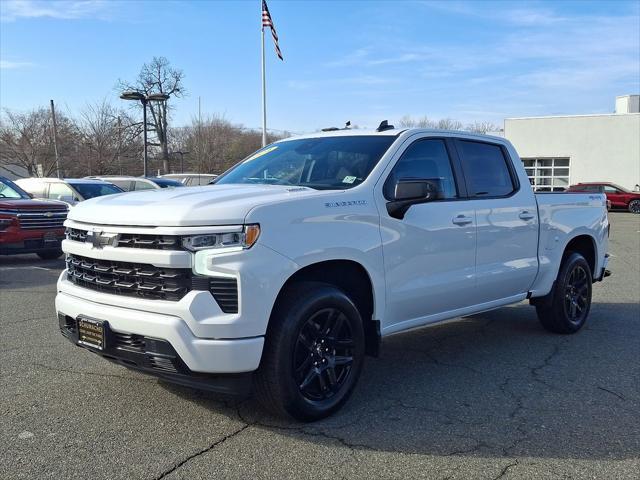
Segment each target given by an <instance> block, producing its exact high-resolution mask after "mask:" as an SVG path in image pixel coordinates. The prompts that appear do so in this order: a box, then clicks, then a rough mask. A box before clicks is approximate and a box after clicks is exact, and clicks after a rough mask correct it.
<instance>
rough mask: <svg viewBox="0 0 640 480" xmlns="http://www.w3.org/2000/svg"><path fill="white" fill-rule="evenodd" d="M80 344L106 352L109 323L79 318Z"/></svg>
mask: <svg viewBox="0 0 640 480" xmlns="http://www.w3.org/2000/svg"><path fill="white" fill-rule="evenodd" d="M77 322H78V330H77V331H78V344H80V345H83V346H85V347H89V348H93V349H95V350H104V348H105V338H106V336H107V335H106V330H107V326H108V324H107V322H106V321H104V320H98V319H96V318H88V317H78V319H77Z"/></svg>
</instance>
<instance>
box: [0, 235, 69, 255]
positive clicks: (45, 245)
mask: <svg viewBox="0 0 640 480" xmlns="http://www.w3.org/2000/svg"><path fill="white" fill-rule="evenodd" d="M47 233H49V232H44V233H42V232H36V233H35V235H34V233H33V232H29V234H28V235H15V234H14V235H9V234H8V233H6V232H0V235H2V237H3V238H2V239H1V240H2V241H0V255H17V254H23V253H38V252H46V251H51V250H60V248H61V242H62V239H63V238H64V232H60V231H55V232H54V233H53V235H52V238H51V239H47V241H45V238H44V236H45V234H47Z"/></svg>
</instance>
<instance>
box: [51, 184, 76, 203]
mask: <svg viewBox="0 0 640 480" xmlns="http://www.w3.org/2000/svg"><path fill="white" fill-rule="evenodd" d="M48 197H49V198H53V199H54V200H57V199H58V197H66V198H69V197H72V198H73V197H74V195H73V191H72V190H71V189H70V188H69V187H68V186H67V185H65V184H64V183H50V184H49V195H48Z"/></svg>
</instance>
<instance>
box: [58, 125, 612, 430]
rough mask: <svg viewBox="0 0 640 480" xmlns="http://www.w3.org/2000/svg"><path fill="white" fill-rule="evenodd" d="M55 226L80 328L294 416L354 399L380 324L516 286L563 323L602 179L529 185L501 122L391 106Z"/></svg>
mask: <svg viewBox="0 0 640 480" xmlns="http://www.w3.org/2000/svg"><path fill="white" fill-rule="evenodd" d="M65 225H66V227H67V231H66V232H67V233H66V239H65V240H64V241H63V245H62V247H63V250H64V251H65V252H66V266H67V268H66V270H64V271H63V272H62V274H61V275H60V279H59V282H58V284H57V290H58V293H57V297H56V310H57V314H58V322H59V326H60V330H61V332H62V334H63V335H64V336H66V337H67V338H68V339H69V340H70V341H71V342H73V343H74V344H76V345H78V346H80V347H83V348H86V349H88V350H90V351H91V352H93V353H95V354H98V355H101V356H102V357H104V358H106V359H108V360H111V361H113V362H117V363H119V364H121V365H124V366H126V367H129V368H132V369H136V370H139V371H143V372H146V373H148V374H152V375H156V376H158V377H161V378H162V379H164V380H167V381H170V382H175V383H179V384H182V385H188V386H192V387H196V388H201V389H208V390H213V391H218V392H228V393H247V392H249V391H250V390H251V389H253V391H255V393H256V394H257V395H258V398H259V399H260V400H261V401H262V402H263V403H264V404H265V405H266V406H267V407H268V408H270V409H271V410H272V411H275V412H276V413H279V414H284V415H289V416H292V417H294V418H296V419H299V420H303V421H312V420H316V419H319V418H322V417H325V416H327V415H330V414H331V413H332V412H334V411H336V410H337V409H338V408H340V407H341V406H342V405H343V404H344V403H345V401H346V400H347V398H348V397H349V395H350V394H351V392H352V391H353V389H354V387H355V385H356V382H357V380H358V377H359V375H360V373H361V371H362V369H363V360H364V357H365V355H367V354H368V355H377V354H378V352H379V350H380V345H381V340H382V338H383V337H385V336H387V335H392V334H398V333H400V332H406V331H408V330H411V329H415V328H418V327H423V326H426V325H431V324H434V323H437V322H441V321H444V320H447V319H451V318H455V317H460V316H466V315H471V314H475V313H478V312H484V311H487V310H491V309H495V308H499V307H502V306H504V305H509V304H514V303H518V302H522V301H524V300H528V301H529V302H530V303H531V304H533V305H534V306H535V308H536V311H537V315H538V317H539V319H540V322H541V323H542V326H543V327H544V328H545V329H547V330H549V331H551V332H555V333H561V334H568V333H574V332H577V331H578V330H579V329H580V328H581V327H582V326H583V325H584V323H585V321H586V319H587V316H588V314H589V309H590V305H591V294H592V285H593V283H594V282H597V281H600V280H602V279H603V278H604V277H605V276H606V275H608V273H609V272H608V270H606V267H607V263H608V255H607V246H608V231H609V224H608V217H607V210H606V206H605V196H604V195H603V194H599V193H596V194H581V193H575V194H567V193H557V194H555V193H548V194H534V192H533V191H532V189H531V187H530V185H529V180H528V178H527V175H526V173H525V169H524V168H523V165H522V162H521V161H520V159H519V158H518V154H517V153H516V151H515V149H514V148H513V146H512V145H511V144H510V143H509V142H508V141H507V140H505V139H503V138H497V137H490V136H483V135H476V134H471V133H463V132H449V131H437V130H421V129H405V130H400V129H394V128H393V127H392V126H390V125H387V124H386V123H385V122H383V123H382V124H381V126H380V127H378V129H376V130H375V131H365V130H347V129H345V130H337V129H334V131H328V132H321V133H318V134H312V135H307V136H303V137H298V138H291V139H285V140H282V141H278V142H276V143H273V144H271V145H268V146H267V147H265V148H263V149H261V150H259V151H257V152H256V153H254V154H253V155H251V156H249V157H248V158H246V159H244V160H243V161H241V162H240V163H238V164H237V165H236V166H235V167H233V168H231V169H230V170H228V171H227V172H226V173H224V174H223V175H221V176H220V177H218V178H217V179H216V181H215V183H214V184H213V185H210V186H203V187H193V188H189V189H162V190H153V191H147V192H132V193H127V194H116V195H110V196H108V197H101V198H95V199H92V200H88V201H86V202H82V203H80V204H78V205H77V206H75V207H74V208H73V209H72V210H71V212H70V214H69V218H68V219H67V221H66V222H65Z"/></svg>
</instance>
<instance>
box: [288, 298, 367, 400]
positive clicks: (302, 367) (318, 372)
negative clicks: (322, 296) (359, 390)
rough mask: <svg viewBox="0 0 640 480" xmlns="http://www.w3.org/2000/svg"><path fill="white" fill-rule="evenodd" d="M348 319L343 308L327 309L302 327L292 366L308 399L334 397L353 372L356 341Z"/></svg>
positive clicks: (319, 312) (300, 387)
mask: <svg viewBox="0 0 640 480" xmlns="http://www.w3.org/2000/svg"><path fill="white" fill-rule="evenodd" d="M346 320H347V317H346V316H345V314H344V313H343V312H341V311H340V310H338V309H336V308H325V309H322V310H319V311H318V312H316V313H315V314H314V315H312V316H311V317H310V318H309V319H308V320H307V321H306V322H305V323H304V324H303V325H302V328H300V331H299V333H298V340H297V342H296V346H295V348H294V353H293V369H294V372H295V378H296V381H297V382H298V387H299V389H300V393H302V395H303V396H304V397H305V398H307V399H309V400H312V401H317V400H326V399H327V398H330V397H332V396H334V395H335V394H336V393H337V392H339V391H340V389H341V388H342V386H343V385H344V384H345V382H346V381H347V379H348V377H349V374H350V373H351V367H352V365H353V349H354V346H355V343H354V341H353V334H352V332H351V328H350V327H349V323H348V322H347V321H346Z"/></svg>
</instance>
